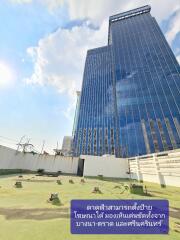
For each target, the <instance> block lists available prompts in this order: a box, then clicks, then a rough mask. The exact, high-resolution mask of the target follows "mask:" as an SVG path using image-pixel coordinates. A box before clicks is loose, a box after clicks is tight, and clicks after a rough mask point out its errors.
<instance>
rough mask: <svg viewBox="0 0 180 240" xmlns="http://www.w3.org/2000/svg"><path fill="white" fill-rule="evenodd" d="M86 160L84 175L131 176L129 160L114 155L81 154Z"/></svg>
mask: <svg viewBox="0 0 180 240" xmlns="http://www.w3.org/2000/svg"><path fill="white" fill-rule="evenodd" d="M80 158H82V159H85V162H84V176H98V175H103V176H105V177H114V178H129V175H128V174H127V172H128V161H127V159H123V158H115V157H114V156H104V157H98V156H86V155H81V157H80Z"/></svg>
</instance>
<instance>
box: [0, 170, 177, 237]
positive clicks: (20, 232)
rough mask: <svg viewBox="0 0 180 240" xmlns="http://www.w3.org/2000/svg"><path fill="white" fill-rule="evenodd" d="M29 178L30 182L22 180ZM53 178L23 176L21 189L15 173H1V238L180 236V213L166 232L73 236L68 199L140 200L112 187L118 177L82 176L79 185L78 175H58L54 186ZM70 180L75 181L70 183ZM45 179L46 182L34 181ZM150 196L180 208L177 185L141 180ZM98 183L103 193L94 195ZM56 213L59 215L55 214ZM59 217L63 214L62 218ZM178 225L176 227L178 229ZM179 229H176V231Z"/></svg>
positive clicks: (118, 181) (54, 180)
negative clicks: (54, 195) (52, 199)
mask: <svg viewBox="0 0 180 240" xmlns="http://www.w3.org/2000/svg"><path fill="white" fill-rule="evenodd" d="M27 179H30V180H29V181H24V180H27ZM57 179H58V178H56V177H44V176H43V177H37V176H35V175H32V174H26V175H23V178H22V180H23V181H22V184H23V188H22V189H16V188H14V187H13V185H14V183H15V181H16V180H21V179H18V175H9V176H7V175H6V176H0V186H1V188H0V240H71V239H72V240H79V239H85V240H88V239H93V240H94V239H99V240H100V239H108V240H109V239H122V240H124V239H125V240H130V239H136V238H137V237H138V239H139V240H146V239H149V240H150V239H151V240H152V239H157V240H161V239H167V240H173V239H180V216H179V219H178V218H172V217H170V233H169V235H148V236H147V235H138V236H137V235H98V236H97V235H72V234H71V233H70V219H69V218H68V217H67V216H66V215H67V211H68V212H69V206H70V201H71V199H142V198H147V197H144V196H143V197H142V196H138V195H132V194H129V192H128V191H125V192H124V193H123V194H121V193H120V189H118V188H114V186H116V185H118V183H120V182H122V181H121V180H114V181H113V180H111V179H110V180H108V181H103V180H98V179H90V178H88V179H85V181H86V183H85V184H81V183H80V178H79V177H68V176H61V177H60V179H61V180H62V185H57V183H56V180H57ZM69 179H73V181H74V184H70V183H69ZM36 180H41V181H42V180H46V182H43V181H42V182H38V181H37V182H36ZM144 184H145V185H146V186H147V190H148V193H150V194H151V197H150V198H151V199H154V198H158V199H168V200H169V203H170V207H171V208H180V188H176V187H167V188H160V186H158V185H156V184H149V183H144ZM95 186H97V187H99V188H100V190H101V191H102V194H93V193H92V190H93V188H94V187H95ZM51 192H58V193H59V197H60V200H61V202H62V204H63V205H62V206H60V207H59V206H53V205H51V204H50V203H48V202H47V199H48V198H49V196H50V193H51ZM58 214H59V215H58ZM61 216H62V217H61ZM178 226H179V228H178ZM178 231H179V232H178Z"/></svg>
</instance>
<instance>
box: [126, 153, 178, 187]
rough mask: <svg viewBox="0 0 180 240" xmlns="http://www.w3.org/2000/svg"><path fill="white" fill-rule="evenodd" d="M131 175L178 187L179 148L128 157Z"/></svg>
mask: <svg viewBox="0 0 180 240" xmlns="http://www.w3.org/2000/svg"><path fill="white" fill-rule="evenodd" d="M129 166H130V171H131V177H132V178H133V179H137V180H139V181H147V182H154V183H158V184H160V185H169V186H176V187H180V149H177V150H172V151H167V152H163V153H157V154H149V155H145V156H140V157H135V158H130V159H129Z"/></svg>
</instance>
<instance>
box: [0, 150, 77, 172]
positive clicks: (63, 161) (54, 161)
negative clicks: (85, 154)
mask: <svg viewBox="0 0 180 240" xmlns="http://www.w3.org/2000/svg"><path fill="white" fill-rule="evenodd" d="M39 168H42V169H44V170H45V171H49V172H57V171H62V172H63V173H71V174H76V173H77V169H78V158H72V157H63V156H56V157H55V156H54V155H39V154H35V155H33V154H31V153H22V152H16V151H15V150H13V149H10V148H7V147H4V146H0V169H26V170H32V171H35V170H37V169H39Z"/></svg>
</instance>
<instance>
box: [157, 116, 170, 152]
mask: <svg viewBox="0 0 180 240" xmlns="http://www.w3.org/2000/svg"><path fill="white" fill-rule="evenodd" d="M157 124H158V128H159V132H160V135H161V139H162V144H163V147H164V150H165V151H166V150H168V145H167V142H166V137H165V134H164V131H163V127H162V124H161V120H160V119H157Z"/></svg>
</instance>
